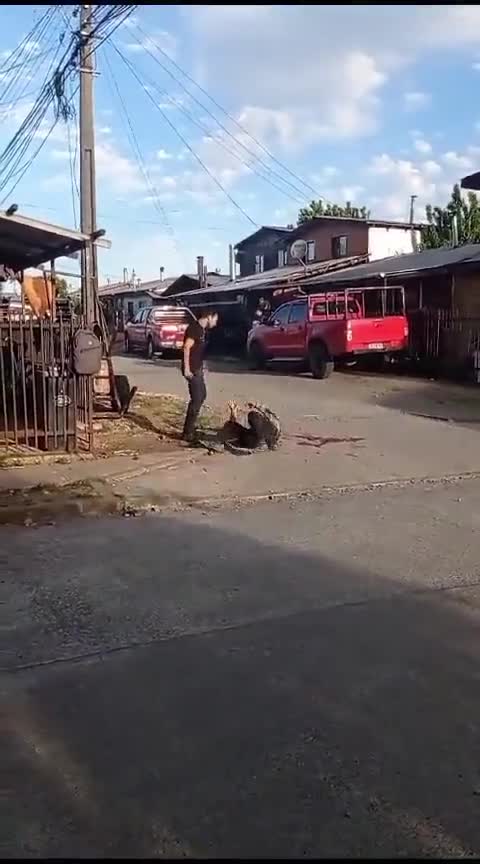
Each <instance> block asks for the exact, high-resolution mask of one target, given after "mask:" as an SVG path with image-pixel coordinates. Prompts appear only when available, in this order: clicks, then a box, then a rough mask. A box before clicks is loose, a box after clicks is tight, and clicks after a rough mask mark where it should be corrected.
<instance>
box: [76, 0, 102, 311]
mask: <svg viewBox="0 0 480 864" xmlns="http://www.w3.org/2000/svg"><path fill="white" fill-rule="evenodd" d="M93 8H94V7H93V6H92V5H91V4H90V3H82V4H81V5H80V40H81V49H80V221H81V230H82V232H83V233H84V234H88V235H89V237H92V235H93V234H94V232H95V231H96V228H97V202H96V190H95V130H94V120H93V76H94V62H93V51H94V47H93V39H92V13H93ZM97 288H98V271H97V249H96V246H95V243H94V242H93V239H92V240H91V241H90V242H89V243H88V245H87V248H86V249H85V250H84V251H83V252H82V309H83V313H84V315H85V318H86V321H87V323H88V324H91V323H92V322H93V321H94V320H95V317H96V297H97Z"/></svg>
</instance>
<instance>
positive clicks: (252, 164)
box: [112, 42, 305, 205]
mask: <svg viewBox="0 0 480 864" xmlns="http://www.w3.org/2000/svg"><path fill="white" fill-rule="evenodd" d="M114 44H115V43H113V42H112V45H114ZM152 56H153V55H152ZM154 59H155V58H154ZM167 71H168V70H167ZM144 77H145V79H146V80H148V83H149V85H151V86H152V87H153V89H154V90H156V92H157V93H158V95H159V96H160V97H161V98H162V99H167V100H168V101H169V102H171V104H172V105H174V106H175V107H176V108H177V109H178V110H179V111H181V112H182V114H184V115H185V117H187V118H188V119H189V120H190V122H191V123H193V124H194V125H195V126H196V127H197V128H198V129H200V130H201V131H202V132H203V133H204V135H207V136H208V138H210V139H211V140H212V141H214V142H215V143H216V144H218V146H219V147H222V148H223V150H225V151H226V152H227V153H228V154H229V155H230V156H233V157H234V158H235V159H237V160H238V161H239V162H241V163H242V165H245V166H246V167H247V168H248V169H249V170H250V171H252V172H253V173H254V174H256V175H257V177H260V178H261V179H262V180H264V181H265V182H266V183H269V184H270V186H272V188H274V189H277V190H278V191H279V192H281V193H282V194H283V195H286V196H287V198H290V200H291V201H294V202H295V204H297V205H299V204H300V205H303V204H304V203H305V201H304V197H303V195H304V193H303V192H302V191H301V190H299V194H300V195H302V198H301V199H300V198H298V197H294V196H293V195H292V194H291V193H290V192H288V191H287V190H286V189H283V187H282V186H279V185H278V184H277V183H275V182H274V181H273V180H271V179H270V177H269V176H268V175H265V174H263V173H262V172H261V171H259V170H258V168H257V167H256V165H255V162H251V161H248V162H247V161H246V160H245V159H244V158H243V156H242V155H241V154H239V153H237V152H235V150H232V148H231V147H229V146H228V145H227V144H226V143H225V141H224V140H223V139H222V138H221V137H218V136H216V135H214V134H213V133H212V130H211V129H209V128H208V126H205V124H204V123H202V122H201V121H200V120H198V119H197V118H196V117H195V116H194V115H193V114H192V113H191V111H188V109H187V108H185V107H184V106H183V105H181V103H179V102H178V101H177V100H176V99H175V98H174V97H173V96H170V95H169V94H168V93H167V91H166V90H160V88H159V87H158V86H157V84H155V82H153V81H152V80H151V79H147V78H146V76H144ZM212 116H213V115H212ZM214 119H215V118H214ZM227 131H228V130H227ZM228 134H230V133H228ZM230 137H231V138H233V141H234V142H235V143H236V144H241V142H239V141H237V139H236V138H235V137H234V136H232V135H230ZM249 152H250V151H249ZM253 155H254V154H253ZM256 158H257V157H255V155H254V159H256ZM257 161H258V160H257ZM260 161H261V160H260ZM262 164H263V163H262ZM267 170H270V169H268V166H267ZM274 176H279V177H280V175H276V174H275V175H274ZM280 180H281V181H282V182H287V183H288V181H284V179H283V177H280ZM289 185H291V184H289Z"/></svg>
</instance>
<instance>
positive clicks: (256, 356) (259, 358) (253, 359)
mask: <svg viewBox="0 0 480 864" xmlns="http://www.w3.org/2000/svg"><path fill="white" fill-rule="evenodd" d="M266 362H267V359H266V357H265V354H264V353H263V348H262V346H261V345H260V343H259V342H252V344H251V345H250V347H249V349H248V365H249V366H250V369H265V364H266Z"/></svg>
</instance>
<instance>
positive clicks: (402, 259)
mask: <svg viewBox="0 0 480 864" xmlns="http://www.w3.org/2000/svg"><path fill="white" fill-rule="evenodd" d="M473 263H478V264H479V265H480V243H468V244H466V245H465V246H456V247H455V248H452V247H448V246H445V247H442V248H441V249H426V250H425V251H424V252H412V253H410V254H408V255H394V256H393V257H391V258H380V259H379V260H378V261H371V262H370V263H368V264H359V265H358V266H356V267H353V268H352V269H350V270H348V271H344V270H342V271H341V272H339V273H332V274H327V275H324V276H321V277H318V279H315V282H318V283H319V284H322V283H327V282H328V283H330V282H332V283H333V282H335V283H336V284H338V283H341V282H352V281H360V280H362V281H363V280H365V279H375V278H383V274H384V275H385V276H387V277H388V276H414V275H415V274H417V273H418V274H420V273H425V272H427V271H430V270H442V269H443V270H445V269H450V268H452V267H455V266H460V265H467V264H473ZM308 281H309V282H313V281H314V280H313V279H310V280H308Z"/></svg>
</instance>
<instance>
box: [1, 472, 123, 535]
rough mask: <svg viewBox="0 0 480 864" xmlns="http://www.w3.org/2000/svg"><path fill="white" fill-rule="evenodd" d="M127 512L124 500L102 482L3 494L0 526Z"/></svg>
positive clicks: (16, 490) (79, 482)
mask: <svg viewBox="0 0 480 864" xmlns="http://www.w3.org/2000/svg"><path fill="white" fill-rule="evenodd" d="M123 511H124V499H123V497H122V496H119V495H117V494H115V492H114V491H113V489H112V488H111V486H109V484H108V483H105V482H104V481H102V480H81V481H78V482H76V483H68V484H66V485H64V486H50V485H48V484H45V485H44V484H42V485H40V486H33V487H32V488H30V489H12V490H5V491H2V492H0V525H25V526H26V527H29V526H33V525H48V524H55V523H56V522H59V521H63V520H65V519H69V518H71V517H72V516H105V515H110V514H113V513H122V512H123Z"/></svg>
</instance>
